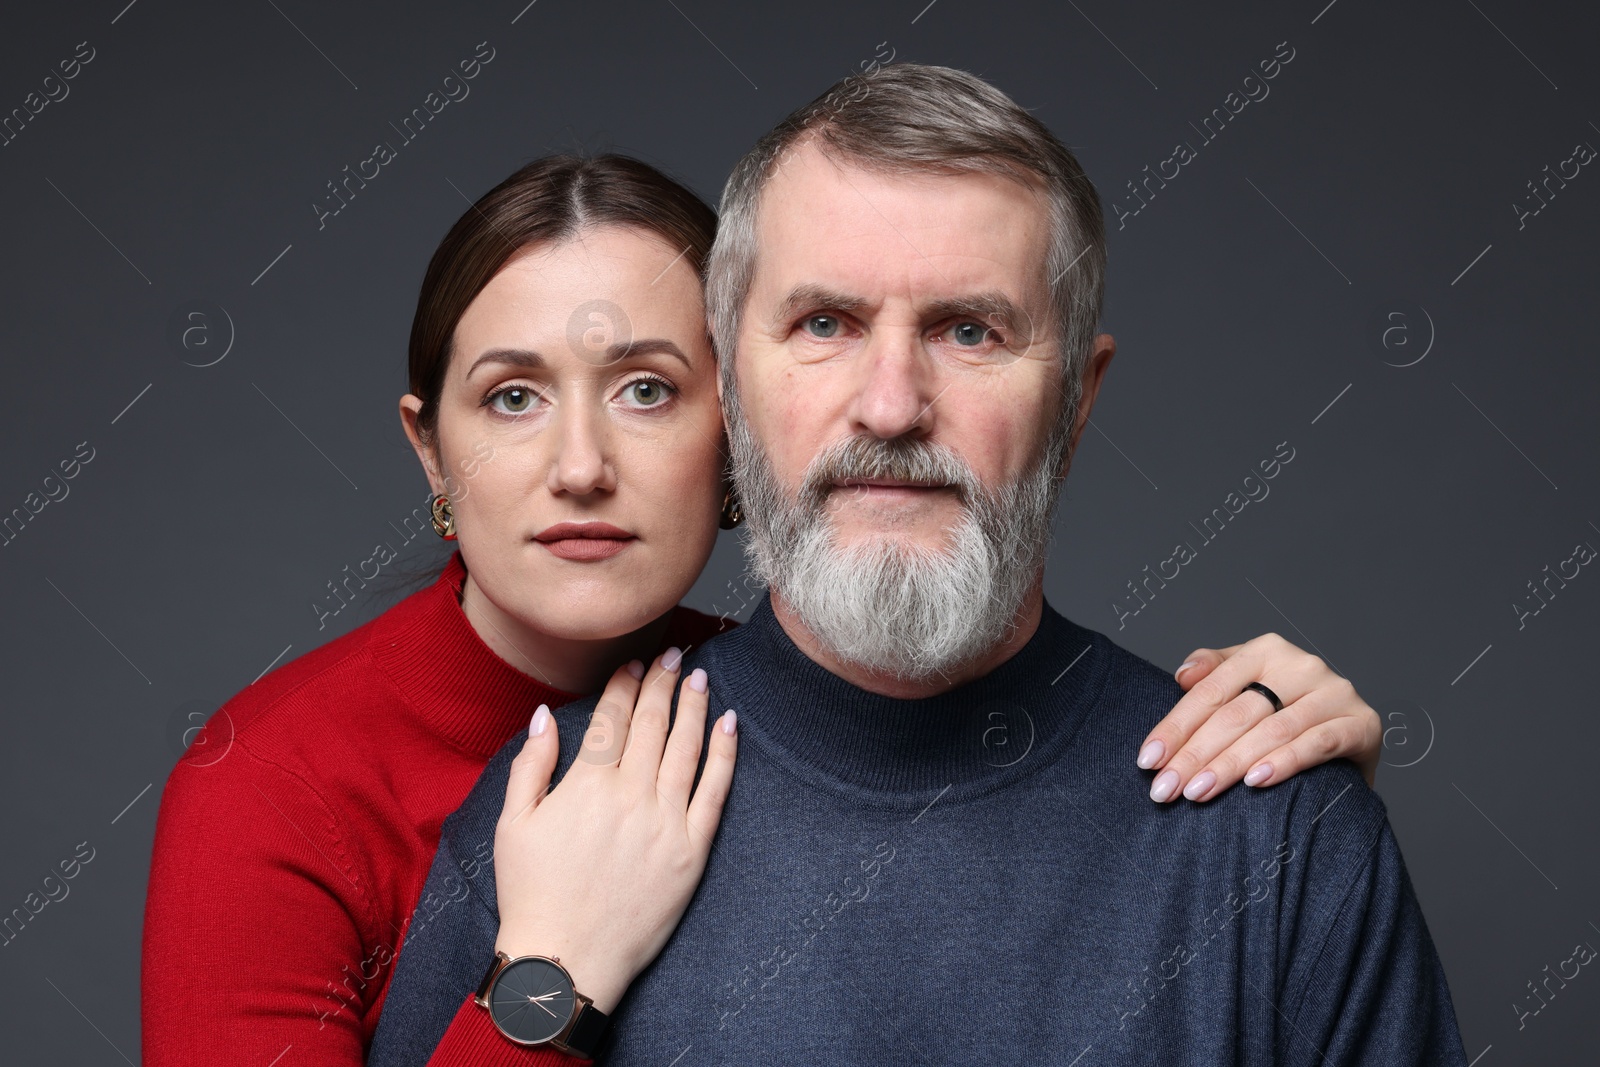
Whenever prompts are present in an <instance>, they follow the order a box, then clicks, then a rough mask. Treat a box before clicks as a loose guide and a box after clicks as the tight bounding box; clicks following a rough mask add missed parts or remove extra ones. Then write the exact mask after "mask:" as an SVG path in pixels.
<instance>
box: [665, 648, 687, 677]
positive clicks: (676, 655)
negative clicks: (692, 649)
mask: <svg viewBox="0 0 1600 1067" xmlns="http://www.w3.org/2000/svg"><path fill="white" fill-rule="evenodd" d="M682 662H683V653H682V652H679V651H678V650H677V649H676V648H669V649H667V650H666V651H665V652H663V653H662V654H661V669H662V670H664V671H675V670H677V669H678V664H680V663H682Z"/></svg>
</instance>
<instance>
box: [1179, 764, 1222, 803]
mask: <svg viewBox="0 0 1600 1067" xmlns="http://www.w3.org/2000/svg"><path fill="white" fill-rule="evenodd" d="M1216 784H1217V776H1216V775H1214V774H1212V773H1211V772H1210V771H1201V772H1200V773H1199V774H1197V775H1195V776H1194V778H1193V780H1191V781H1190V782H1189V784H1188V785H1186V786H1184V787H1183V795H1184V796H1186V797H1188V798H1189V799H1190V800H1199V799H1200V798H1201V797H1203V796H1205V795H1206V793H1207V792H1208V791H1209V790H1210V789H1211V787H1212V786H1214V785H1216Z"/></svg>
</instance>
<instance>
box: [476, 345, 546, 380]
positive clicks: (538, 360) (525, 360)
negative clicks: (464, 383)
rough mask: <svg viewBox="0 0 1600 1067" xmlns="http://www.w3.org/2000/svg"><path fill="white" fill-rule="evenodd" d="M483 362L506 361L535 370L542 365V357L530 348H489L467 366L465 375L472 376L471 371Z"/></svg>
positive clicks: (515, 365) (514, 365)
mask: <svg viewBox="0 0 1600 1067" xmlns="http://www.w3.org/2000/svg"><path fill="white" fill-rule="evenodd" d="M485 363H508V364H510V365H511V366H513V367H527V368H529V369H530V370H537V369H538V368H540V367H542V366H544V357H543V356H541V355H540V354H539V353H537V352H535V351H534V350H533V349H531V348H491V349H489V350H488V351H487V352H485V353H483V355H481V356H479V357H478V358H477V359H475V360H473V361H472V366H470V367H468V368H467V377H468V378H470V377H472V373H473V371H475V370H477V369H478V368H479V367H480V366H482V365H483V364H485Z"/></svg>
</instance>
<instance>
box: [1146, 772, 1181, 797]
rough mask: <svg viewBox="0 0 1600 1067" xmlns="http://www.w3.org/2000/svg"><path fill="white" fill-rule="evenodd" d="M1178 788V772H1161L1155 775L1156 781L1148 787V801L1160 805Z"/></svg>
mask: <svg viewBox="0 0 1600 1067" xmlns="http://www.w3.org/2000/svg"><path fill="white" fill-rule="evenodd" d="M1177 788H1178V772H1177V771H1162V772H1161V773H1160V774H1158V775H1156V780H1155V781H1154V782H1153V783H1151V785H1150V799H1151V800H1153V801H1155V802H1156V803H1157V804H1160V803H1162V802H1163V801H1165V800H1166V799H1167V798H1168V797H1170V796H1172V794H1173V793H1174V792H1176V791H1177Z"/></svg>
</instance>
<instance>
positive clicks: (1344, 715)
mask: <svg viewBox="0 0 1600 1067" xmlns="http://www.w3.org/2000/svg"><path fill="white" fill-rule="evenodd" d="M1176 677H1177V679H1178V684H1179V685H1181V686H1182V687H1183V688H1184V689H1185V690H1187V692H1186V693H1185V694H1184V696H1183V698H1182V699H1181V700H1179V701H1178V703H1177V705H1176V706H1175V707H1173V709H1172V710H1171V711H1170V712H1168V713H1167V716H1166V718H1164V719H1162V720H1161V721H1160V722H1159V723H1157V724H1156V728H1155V729H1154V730H1151V731H1150V733H1149V735H1148V736H1147V737H1146V738H1145V740H1144V743H1143V744H1142V745H1141V746H1140V749H1139V755H1138V764H1139V766H1140V767H1143V768H1145V769H1146V770H1150V769H1152V768H1160V773H1159V774H1157V775H1156V776H1155V779H1154V781H1152V782H1151V783H1150V799H1151V800H1155V801H1168V800H1173V799H1176V798H1177V797H1178V796H1179V795H1180V791H1181V795H1183V796H1185V797H1188V798H1189V799H1190V800H1201V801H1204V800H1210V799H1211V798H1212V797H1214V796H1216V795H1217V794H1219V793H1221V792H1222V791H1223V790H1225V789H1228V788H1229V787H1231V786H1232V785H1233V784H1234V783H1235V782H1238V781H1239V780H1240V779H1243V780H1244V782H1245V784H1246V785H1254V786H1262V785H1270V784H1273V783H1276V782H1281V781H1284V780H1285V779H1288V778H1292V777H1294V776H1295V775H1296V774H1299V773H1300V772H1301V771H1303V770H1305V769H1306V768H1307V767H1315V766H1316V765H1317V764H1319V763H1326V762H1327V761H1328V760H1331V759H1335V758H1337V757H1339V756H1345V757H1348V758H1349V759H1351V760H1353V761H1354V762H1355V764H1356V765H1357V766H1359V767H1360V768H1361V773H1362V774H1363V775H1364V776H1365V777H1366V779H1367V784H1368V785H1371V784H1372V783H1373V781H1374V780H1375V778H1376V776H1377V773H1378V754H1379V752H1380V751H1381V748H1382V743H1383V731H1382V729H1381V723H1380V722H1379V720H1378V713H1377V712H1376V711H1374V710H1372V708H1371V707H1370V706H1368V704H1367V702H1366V701H1364V700H1362V699H1361V697H1360V696H1359V695H1358V694H1357V693H1356V690H1355V686H1353V685H1351V684H1350V682H1349V680H1348V679H1346V678H1342V677H1340V676H1339V675H1337V674H1335V673H1333V671H1331V670H1329V669H1328V665H1327V664H1326V663H1324V662H1322V660H1321V659H1319V658H1318V657H1316V656H1313V655H1311V654H1310V653H1309V652H1302V651H1301V650H1300V649H1298V648H1296V647H1295V646H1294V645H1292V644H1290V643H1289V642H1288V641H1285V640H1284V639H1283V638H1281V637H1279V636H1278V635H1277V634H1263V635H1262V636H1260V637H1257V638H1256V639H1255V640H1253V641H1247V642H1245V643H1244V644H1242V645H1232V646H1230V647H1228V648H1223V649H1209V648H1201V649H1196V650H1195V651H1194V652H1193V653H1191V654H1190V655H1189V658H1188V659H1187V660H1186V661H1185V662H1184V664H1183V666H1181V667H1179V668H1178V671H1177V675H1176ZM1251 682H1260V683H1261V684H1262V685H1265V686H1266V687H1267V688H1269V689H1271V690H1272V691H1273V692H1274V693H1276V694H1278V699H1279V700H1282V701H1283V710H1282V711H1279V712H1274V711H1273V710H1272V702H1271V701H1270V700H1268V699H1267V698H1266V697H1265V696H1263V695H1262V694H1260V693H1257V692H1255V691H1253V690H1252V691H1250V692H1243V690H1244V687H1245V686H1247V685H1249V684H1250V683H1251Z"/></svg>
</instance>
